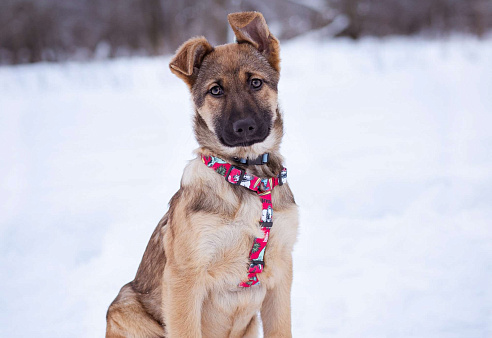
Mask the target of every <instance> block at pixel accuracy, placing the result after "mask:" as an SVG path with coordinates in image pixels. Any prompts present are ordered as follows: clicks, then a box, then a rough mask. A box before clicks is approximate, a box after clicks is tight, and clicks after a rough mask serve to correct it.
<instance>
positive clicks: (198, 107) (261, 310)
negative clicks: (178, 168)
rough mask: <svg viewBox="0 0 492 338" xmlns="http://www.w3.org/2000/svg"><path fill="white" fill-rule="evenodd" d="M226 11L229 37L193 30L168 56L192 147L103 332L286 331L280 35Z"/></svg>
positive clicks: (291, 231) (291, 227) (291, 229)
mask: <svg viewBox="0 0 492 338" xmlns="http://www.w3.org/2000/svg"><path fill="white" fill-rule="evenodd" d="M228 20H229V23H230V25H231V26H232V29H233V31H234V33H235V36H236V40H237V43H231V44H226V45H221V46H216V47H212V46H211V45H210V44H209V43H208V42H207V40H206V39H205V38H204V37H197V38H193V39H190V40H188V41H186V42H185V43H184V44H183V45H182V46H181V47H180V48H179V49H178V51H177V52H176V55H175V56H174V58H173V59H172V61H171V63H170V69H171V71H172V72H173V73H174V74H175V75H177V76H178V77H179V78H181V79H182V80H183V81H184V82H185V83H186V84H187V85H188V87H189V89H190V92H191V95H192V98H193V102H194V106H195V118H194V131H195V135H196V138H197V140H198V143H199V144H200V148H199V149H197V150H196V158H195V159H194V160H192V161H190V163H189V164H188V165H187V166H186V168H185V169H184V172H183V177H182V179H181V187H180V189H179V191H178V192H177V193H176V194H175V195H174V196H173V197H172V199H171V201H170V203H169V211H168V212H167V213H166V215H165V216H164V217H163V218H162V220H161V221H160V222H159V224H158V226H157V228H156V229H155V230H154V233H153V234H152V237H151V239H150V241H149V244H148V246H147V249H146V250H145V253H144V256H143V259H142V262H141V263H140V266H139V268H138V271H137V274H136V276H135V279H134V280H133V281H132V282H130V283H128V284H126V285H125V286H123V288H122V289H121V290H120V292H119V294H118V296H117V297H116V299H115V300H114V301H113V303H112V304H111V306H110V307H109V310H108V313H107V331H106V337H172V338H173V337H179V338H188V337H214V338H217V337H256V336H257V335H258V331H259V322H260V320H261V322H262V326H263V331H264V336H265V337H291V335H292V334H291V311H290V290H291V284H292V249H293V246H294V242H295V240H296V235H297V226H298V212H297V206H296V204H295V201H294V197H293V194H292V192H291V190H290V188H289V186H288V184H287V183H286V170H285V168H283V166H282V163H283V158H282V156H281V155H280V153H279V147H280V142H281V139H282V135H283V123H282V114H281V112H280V110H279V107H278V101H277V84H278V81H279V72H280V58H279V51H280V47H279V42H278V40H277V39H276V38H275V37H274V36H273V35H272V34H271V33H270V31H269V29H268V26H267V25H266V22H265V19H264V18H263V16H262V15H261V14H260V13H258V12H242V13H234V14H230V15H229V16H228ZM260 314H261V316H260ZM260 317H261V319H260Z"/></svg>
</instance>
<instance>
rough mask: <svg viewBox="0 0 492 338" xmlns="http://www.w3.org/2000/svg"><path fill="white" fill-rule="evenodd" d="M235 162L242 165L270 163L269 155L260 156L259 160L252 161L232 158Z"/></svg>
mask: <svg viewBox="0 0 492 338" xmlns="http://www.w3.org/2000/svg"><path fill="white" fill-rule="evenodd" d="M232 159H233V160H234V161H235V162H238V163H241V164H242V165H263V164H266V163H268V153H265V154H263V155H260V156H258V157H257V158H254V159H251V158H240V157H237V156H235V157H233V158H232Z"/></svg>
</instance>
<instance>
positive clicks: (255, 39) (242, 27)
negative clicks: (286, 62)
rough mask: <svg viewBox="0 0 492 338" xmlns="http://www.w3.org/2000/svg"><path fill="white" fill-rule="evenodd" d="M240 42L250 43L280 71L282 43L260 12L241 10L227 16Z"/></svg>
mask: <svg viewBox="0 0 492 338" xmlns="http://www.w3.org/2000/svg"><path fill="white" fill-rule="evenodd" d="M227 19H228V20H229V24H230V25H231V27H232V30H233V31H234V34H235V35H236V40H237V42H238V43H244V42H246V43H249V44H251V45H253V47H255V48H256V49H258V51H259V52H260V53H261V54H263V55H264V56H265V57H266V59H267V60H268V62H269V63H270V65H271V66H272V67H273V68H274V69H275V70H276V71H277V72H278V71H280V44H279V42H278V40H277V38H275V37H274V36H273V35H272V34H271V33H270V30H269V29H268V26H267V24H266V21H265V18H264V17H263V15H262V14H261V13H259V12H239V13H232V14H229V15H228V16H227Z"/></svg>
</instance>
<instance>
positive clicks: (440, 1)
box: [0, 0, 492, 64]
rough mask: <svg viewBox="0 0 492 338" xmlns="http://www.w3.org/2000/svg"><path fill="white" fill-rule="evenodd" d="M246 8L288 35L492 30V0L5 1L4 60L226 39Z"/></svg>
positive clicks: (159, 49) (0, 42) (78, 56)
mask: <svg viewBox="0 0 492 338" xmlns="http://www.w3.org/2000/svg"><path fill="white" fill-rule="evenodd" d="M245 10H257V11H261V12H262V13H263V15H264V16H265V18H266V19H267V21H268V23H269V25H270V27H271V29H272V31H273V32H274V33H275V34H276V35H277V37H279V38H280V39H281V40H287V39H290V38H293V37H296V36H298V35H300V34H304V33H306V32H308V31H312V30H320V32H325V33H324V34H325V35H324V36H326V37H327V38H331V37H344V36H345V37H350V38H353V39H358V38H360V37H363V36H386V35H395V34H396V35H414V34H428V35H442V34H449V33H452V32H464V33H468V34H475V35H478V36H482V35H484V34H486V33H487V32H488V31H489V30H490V29H491V27H492V0H311V1H306V2H305V1H301V0H298V1H297V2H296V1H293V0H269V1H262V0H247V1H246V0H200V1H196V0H174V1H171V0H63V1H60V0H2V1H0V63H3V64H18V63H30V62H38V61H63V60H73V59H75V60H86V59H91V58H98V57H116V56H119V55H158V54H162V53H171V52H173V51H174V50H175V49H176V48H177V47H178V46H179V44H180V43H181V42H183V41H185V40H186V39H188V38H189V37H191V36H196V35H206V37H207V39H209V41H210V42H211V43H213V44H222V43H226V42H229V41H230V39H231V35H230V34H231V32H230V29H229V27H228V24H227V20H226V15H227V14H228V13H230V12H235V11H245ZM325 28H327V29H325ZM323 29H325V30H324V31H323Z"/></svg>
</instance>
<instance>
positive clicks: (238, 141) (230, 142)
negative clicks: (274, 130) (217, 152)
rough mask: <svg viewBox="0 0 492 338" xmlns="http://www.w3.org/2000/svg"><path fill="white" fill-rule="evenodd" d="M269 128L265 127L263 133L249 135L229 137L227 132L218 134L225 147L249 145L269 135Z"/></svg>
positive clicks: (259, 141)
mask: <svg viewBox="0 0 492 338" xmlns="http://www.w3.org/2000/svg"><path fill="white" fill-rule="evenodd" d="M270 131H271V128H270V127H268V128H266V130H265V132H263V133H255V135H252V136H249V137H231V135H230V134H228V133H222V135H220V136H219V140H220V143H222V144H223V145H225V146H227V147H231V148H232V147H249V146H252V145H253V144H256V143H261V142H263V141H265V140H266V138H267V137H268V136H269V135H270Z"/></svg>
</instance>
